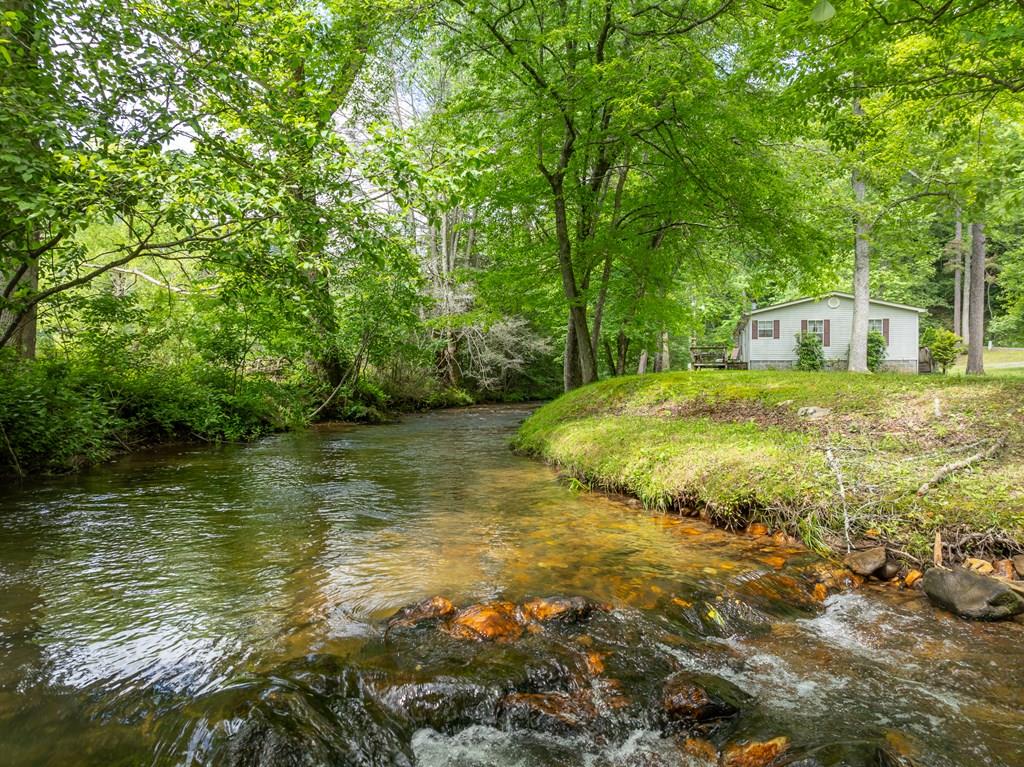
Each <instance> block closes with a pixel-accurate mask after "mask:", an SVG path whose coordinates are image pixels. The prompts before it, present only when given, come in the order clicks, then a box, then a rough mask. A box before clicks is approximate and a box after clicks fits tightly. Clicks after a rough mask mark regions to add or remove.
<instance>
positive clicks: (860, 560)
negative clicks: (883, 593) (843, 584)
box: [843, 546, 886, 576]
mask: <svg viewBox="0 0 1024 767" xmlns="http://www.w3.org/2000/svg"><path fill="white" fill-rule="evenodd" d="M885 561H886V552H885V546H875V547H874V548H872V549H864V550H863V551H851V552H850V553H849V554H847V555H846V556H845V557H844V558H843V564H844V565H846V566H847V567H849V568H850V569H851V570H853V572H855V573H857V575H865V576H867V575H871V574H873V573H874V572H875V571H876V570H878V569H879V568H881V567H882V566H884V565H885Z"/></svg>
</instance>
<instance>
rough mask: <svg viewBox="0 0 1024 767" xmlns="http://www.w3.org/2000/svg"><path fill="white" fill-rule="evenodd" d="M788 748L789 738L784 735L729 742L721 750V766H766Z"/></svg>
mask: <svg viewBox="0 0 1024 767" xmlns="http://www.w3.org/2000/svg"><path fill="white" fill-rule="evenodd" d="M788 748H789V738H787V737H785V736H780V737H778V738H772V739H771V740H765V741H754V742H753V743H731V744H729V745H728V746H726V747H725V749H724V750H723V751H722V767H768V765H770V764H772V763H773V762H774V761H775V760H776V759H777V758H778V757H779V756H780V755H781V754H782V753H783V752H785V751H786V749H788Z"/></svg>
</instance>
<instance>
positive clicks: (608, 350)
mask: <svg viewBox="0 0 1024 767" xmlns="http://www.w3.org/2000/svg"><path fill="white" fill-rule="evenodd" d="M604 360H605V362H606V363H607V364H608V372H610V373H611V374H612V375H617V372H616V368H615V355H614V354H612V344H611V341H609V340H608V339H607V338H605V339H604Z"/></svg>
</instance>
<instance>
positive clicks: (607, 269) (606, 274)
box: [590, 255, 612, 351]
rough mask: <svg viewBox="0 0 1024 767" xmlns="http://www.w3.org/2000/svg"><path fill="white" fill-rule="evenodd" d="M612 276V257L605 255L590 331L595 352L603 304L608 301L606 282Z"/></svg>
mask: <svg viewBox="0 0 1024 767" xmlns="http://www.w3.org/2000/svg"><path fill="white" fill-rule="evenodd" d="M611 276H612V257H611V255H607V256H605V258H604V269H603V271H602V272H601V287H600V288H599V290H598V292H597V302H596V303H595V304H594V326H593V328H592V329H591V331H590V343H591V344H593V346H594V349H595V351H596V349H597V347H598V344H599V343H600V342H601V320H602V318H603V317H604V304H605V301H607V300H608V282H609V281H610V280H611Z"/></svg>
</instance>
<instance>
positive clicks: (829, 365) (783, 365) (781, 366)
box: [747, 359, 917, 373]
mask: <svg viewBox="0 0 1024 767" xmlns="http://www.w3.org/2000/svg"><path fill="white" fill-rule="evenodd" d="M747 364H748V369H749V370H792V369H793V368H794V367H795V366H796V362H795V361H794V360H751V361H750V362H749V363H747ZM825 368H826V369H827V370H846V360H845V359H831V360H825ZM882 370H883V371H885V372H887V373H916V372H917V360H886V361H885V362H883V363H882Z"/></svg>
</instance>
